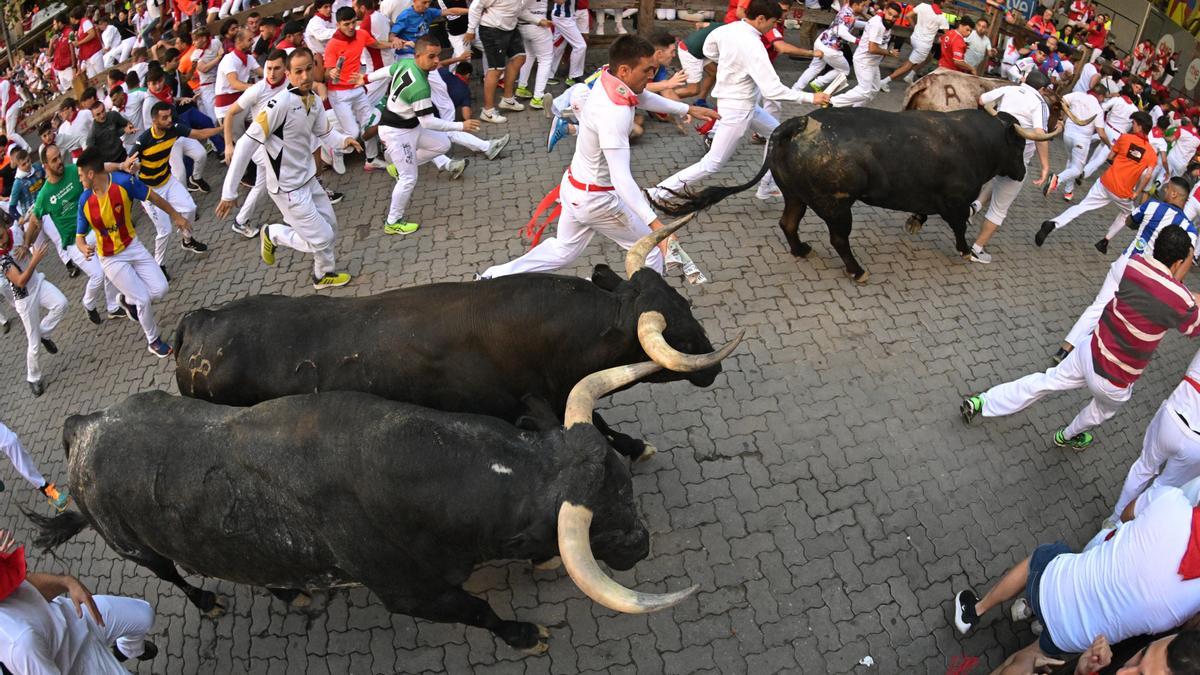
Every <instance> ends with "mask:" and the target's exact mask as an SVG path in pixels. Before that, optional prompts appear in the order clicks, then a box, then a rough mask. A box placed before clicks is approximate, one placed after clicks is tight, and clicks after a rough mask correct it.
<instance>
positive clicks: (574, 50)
mask: <svg viewBox="0 0 1200 675" xmlns="http://www.w3.org/2000/svg"><path fill="white" fill-rule="evenodd" d="M579 13H581V14H582V15H583V26H582V28H581V27H580V25H579V21H578V20H577V19H578V15H577V16H556V17H552V18H551V19H550V20H551V21H553V22H554V32H555V33H556V34H557V35H558V37H559V38H560V39H559V40H556V41H555V43H556V44H555V45H554V56H553V58H552V59H551V62H550V73H551V74H554V73H557V72H558V64H559V62H561V61H562V57H563V53H564V52H566V51H567V46H568V45H570V47H571V60H570V61H569V62H568V63H567V77H573V78H576V79H578V78H580V77H583V64H584V59H586V58H587V43H586V42H584V40H583V33H582V32H581V31H586V30H587V10H582V11H581V12H579ZM526 63H528V59H526Z"/></svg>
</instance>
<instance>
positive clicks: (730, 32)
mask: <svg viewBox="0 0 1200 675" xmlns="http://www.w3.org/2000/svg"><path fill="white" fill-rule="evenodd" d="M704 58H706V59H710V60H713V61H716V62H717V83H716V85H715V86H714V87H713V91H712V95H713V96H715V97H716V98H718V99H720V100H721V101H723V103H722V104H721V105H723V106H726V107H727V108H738V109H746V108H753V107H754V106H755V105H757V102H758V97H759V95H760V94H761V95H762V97H763V98H764V99H768V100H771V101H799V102H801V103H812V100H813V97H812V94H806V93H804V92H801V91H795V90H793V89H791V88H789V87H785V86H784V85H783V83H782V82H780V81H779V75H778V74H776V72H775V67H774V66H772V65H771V59H770V58H769V57H768V56H767V50H766V49H763V44H762V33H759V32H758V30H757V29H756V28H755V27H754V26H751V25H750V24H749V23H748V22H746V21H745V20H740V21H735V22H733V23H729V24H725V25H724V26H721V27H720V28H718V29H716V30H714V31H713V32H712V33H710V34H709V36H708V37H707V38H705V40H704Z"/></svg>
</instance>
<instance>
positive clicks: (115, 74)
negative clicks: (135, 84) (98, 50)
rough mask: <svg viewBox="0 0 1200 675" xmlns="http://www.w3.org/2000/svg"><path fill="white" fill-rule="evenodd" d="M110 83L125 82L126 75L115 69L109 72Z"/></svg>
mask: <svg viewBox="0 0 1200 675" xmlns="http://www.w3.org/2000/svg"><path fill="white" fill-rule="evenodd" d="M108 81H109V82H124V81H125V73H122V72H121V71H119V70H117V69H116V68H113V69H112V70H110V71H108Z"/></svg>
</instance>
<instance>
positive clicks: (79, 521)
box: [21, 508, 91, 551]
mask: <svg viewBox="0 0 1200 675" xmlns="http://www.w3.org/2000/svg"><path fill="white" fill-rule="evenodd" d="M21 513H24V514H25V517H26V518H28V519H29V520H30V521H32V522H33V525H34V527H35V528H36V529H37V531H38V534H37V536H35V537H34V538H33V543H34V544H36V545H37V546H38V547H40V548H41V549H42V550H43V551H49V550H51V549H54V548H58V547H59V546H62V545H63V544H65V543H67V542H68V541H71V539H73V538H74V537H75V535H77V534H79V533H80V532H82V531H83V530H84V529H86V528H87V527H88V526H89V525H90V524H91V523H89V522H88V519H87V518H86V517H84V515H83V514H82V513H80V512H78V511H64V512H63V513H60V514H58V515H57V516H53V517H51V516H43V515H40V514H37V513H33V512H32V511H26V510H25V509H24V508H22V509H21Z"/></svg>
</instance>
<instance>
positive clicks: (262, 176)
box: [234, 153, 267, 225]
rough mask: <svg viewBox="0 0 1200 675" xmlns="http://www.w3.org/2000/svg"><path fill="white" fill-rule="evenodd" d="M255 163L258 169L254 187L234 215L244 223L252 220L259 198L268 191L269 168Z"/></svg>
mask: <svg viewBox="0 0 1200 675" xmlns="http://www.w3.org/2000/svg"><path fill="white" fill-rule="evenodd" d="M255 154H257V153H255ZM255 163H256V164H257V166H256V169H257V170H256V171H255V172H254V187H252V188H250V192H248V193H246V200H245V201H244V202H242V207H241V208H240V209H238V212H237V216H235V217H234V220H235V221H237V222H239V223H241V224H243V225H245V224H247V223H249V222H250V216H251V215H253V214H254V208H255V207H256V206H258V200H259V199H261V198H262V196H263V194H264V193H266V191H267V169H266V168H265V167H264V166H263V165H262V164H258V163H257V162H255Z"/></svg>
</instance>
